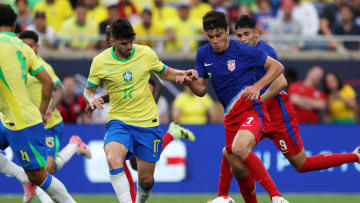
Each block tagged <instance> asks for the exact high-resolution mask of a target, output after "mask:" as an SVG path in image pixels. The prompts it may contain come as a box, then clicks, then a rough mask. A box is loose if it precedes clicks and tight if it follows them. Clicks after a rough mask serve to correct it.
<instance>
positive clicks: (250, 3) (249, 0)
mask: <svg viewBox="0 0 360 203" xmlns="http://www.w3.org/2000/svg"><path fill="white" fill-rule="evenodd" d="M232 1H233V2H235V3H237V4H240V5H245V6H247V7H248V8H250V10H255V9H256V3H257V1H256V0H232Z"/></svg>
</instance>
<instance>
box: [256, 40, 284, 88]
mask: <svg viewBox="0 0 360 203" xmlns="http://www.w3.org/2000/svg"><path fill="white" fill-rule="evenodd" d="M256 48H258V49H260V50H262V51H263V52H265V53H266V54H267V55H268V56H270V57H271V58H273V59H275V60H279V58H278V56H277V54H276V51H275V49H274V48H272V47H271V46H270V45H268V44H266V43H265V42H263V41H262V40H260V41H259V42H258V43H257V45H256ZM266 72H267V68H264V66H257V67H255V68H254V74H255V82H256V81H258V80H260V79H261V78H262V77H263V76H264V75H265V74H266ZM269 86H270V85H268V86H266V87H265V88H264V89H262V90H261V91H260V92H261V94H262V93H264V92H265V91H266V90H267V89H268V88H269Z"/></svg>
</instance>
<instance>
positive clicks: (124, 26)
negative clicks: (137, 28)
mask: <svg viewBox="0 0 360 203" xmlns="http://www.w3.org/2000/svg"><path fill="white" fill-rule="evenodd" d="M110 33H111V37H113V38H114V39H116V40H118V39H133V38H135V35H136V34H135V32H134V28H133V27H132V25H131V24H130V22H129V21H128V20H126V19H118V20H115V21H114V22H112V23H111V24H110Z"/></svg>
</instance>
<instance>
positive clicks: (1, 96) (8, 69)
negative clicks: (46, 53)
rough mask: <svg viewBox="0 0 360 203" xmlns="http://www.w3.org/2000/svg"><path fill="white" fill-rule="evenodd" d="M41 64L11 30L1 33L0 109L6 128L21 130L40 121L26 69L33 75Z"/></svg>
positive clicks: (38, 70)
mask: <svg viewBox="0 0 360 203" xmlns="http://www.w3.org/2000/svg"><path fill="white" fill-rule="evenodd" d="M43 68H44V66H42V65H41V63H40V61H39V60H38V58H37V56H36V54H35V52H34V51H33V50H32V49H31V48H30V47H29V46H27V45H26V44H24V43H23V42H22V41H21V40H20V39H19V38H17V37H16V35H15V34H14V33H10V32H1V33H0V101H1V102H0V112H1V113H2V114H3V117H2V119H1V122H2V124H3V125H4V126H5V127H6V128H8V129H10V130H21V129H24V128H26V127H30V126H33V125H36V124H39V123H41V122H42V118H41V114H40V112H39V109H38V108H37V107H36V106H35V104H34V103H32V101H31V99H30V96H29V93H28V92H27V90H26V83H27V82H28V73H30V75H36V74H38V73H39V72H40V71H41V70H42V69H43Z"/></svg>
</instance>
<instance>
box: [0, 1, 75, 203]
mask: <svg viewBox="0 0 360 203" xmlns="http://www.w3.org/2000/svg"><path fill="white" fill-rule="evenodd" d="M16 18H17V15H16V14H15V12H14V11H13V10H12V9H11V7H10V6H8V5H4V4H0V100H1V102H0V112H1V114H2V116H1V132H0V134H1V135H3V136H5V139H1V140H2V141H7V142H8V144H9V145H10V147H11V148H12V150H13V151H14V153H15V154H16V156H17V158H18V159H19V161H20V163H21V165H22V167H23V168H24V170H25V172H26V174H27V176H28V178H29V180H30V181H31V182H33V183H34V184H36V185H38V186H40V187H41V188H42V189H43V190H44V191H46V192H47V193H48V194H49V195H50V196H51V197H52V199H53V200H54V201H57V202H74V200H73V199H72V198H71V196H70V195H69V193H68V192H67V191H66V188H65V187H64V185H63V184H62V183H61V182H60V181H59V180H58V179H56V178H55V177H53V176H52V175H51V174H49V173H47V171H46V170H45V168H44V166H45V165H46V160H45V158H44V157H46V145H45V132H44V131H45V130H44V125H43V121H44V122H45V123H46V121H47V120H48V117H49V114H46V110H47V108H48V105H49V102H50V98H51V92H52V86H53V82H52V80H51V78H50V76H49V74H48V73H47V72H46V71H45V70H44V66H42V65H41V64H40V62H39V60H38V58H37V56H36V54H35V53H34V51H33V50H32V49H31V48H30V47H29V46H27V45H26V44H24V43H23V42H22V41H21V40H20V39H19V38H17V37H16V35H15V34H14V33H13V31H14V30H15V26H16V22H15V21H16ZM28 73H30V75H33V76H35V77H36V78H37V79H38V80H39V81H40V82H41V83H42V100H41V102H40V108H38V107H36V106H35V104H33V103H32V101H31V99H30V96H29V93H28V92H27V90H26V83H27V82H28V77H27V75H28ZM39 109H40V111H39ZM0 145H1V146H3V143H1V144H0ZM0 166H1V164H0Z"/></svg>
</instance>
